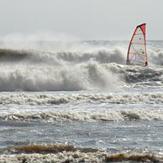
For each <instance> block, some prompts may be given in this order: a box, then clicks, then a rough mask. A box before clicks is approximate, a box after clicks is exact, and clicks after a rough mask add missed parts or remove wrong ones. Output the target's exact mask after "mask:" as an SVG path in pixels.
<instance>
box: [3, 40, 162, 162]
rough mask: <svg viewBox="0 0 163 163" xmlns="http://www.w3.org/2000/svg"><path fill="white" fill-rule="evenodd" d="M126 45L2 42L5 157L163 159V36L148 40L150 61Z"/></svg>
mask: <svg viewBox="0 0 163 163" xmlns="http://www.w3.org/2000/svg"><path fill="white" fill-rule="evenodd" d="M127 48H128V42H127V41H97V40H91V41H71V42H70V41H69V42H68V41H65V42H64V41H35V42H32V41H31V42H19V41H18V42H12V41H11V42H4V41H1V42H0V91H1V92H0V160H1V161H7V162H23V159H24V160H25V161H26V162H37V161H38V162H43V161H45V160H46V161H47V162H48V161H49V162H52V161H54V162H64V161H65V162H66V161H69V162H80V161H81V160H82V161H83V162H93V161H94V162H114V161H115V162H116V161H117V162H118V161H119V162H130V161H135V162H154V161H155V162H156V161H157V162H163V41H148V42H147V53H148V61H149V66H148V67H143V66H136V65H126V54H127ZM68 147H71V150H68V151H67V148H68ZM52 148H53V150H52ZM54 149H55V150H56V149H57V150H59V152H58V151H54ZM65 151H67V152H65ZM61 155H62V156H61ZM43 157H46V158H43ZM36 158H37V159H36Z"/></svg>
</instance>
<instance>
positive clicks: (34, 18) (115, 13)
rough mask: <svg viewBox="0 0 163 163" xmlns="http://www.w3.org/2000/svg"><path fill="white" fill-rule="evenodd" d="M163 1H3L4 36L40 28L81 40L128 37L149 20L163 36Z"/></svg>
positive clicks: (152, 33)
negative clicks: (134, 29)
mask: <svg viewBox="0 0 163 163" xmlns="http://www.w3.org/2000/svg"><path fill="white" fill-rule="evenodd" d="M162 16H163V0H0V35H1V36H3V35H8V34H12V33H23V34H31V33H35V32H38V31H50V32H54V33H64V34H66V35H71V36H74V37H77V38H80V39H85V40H86V39H89V40H90V39H108V40H128V39H129V38H130V36H131V33H132V31H133V28H134V27H135V25H137V24H139V23H142V22H146V23H147V28H148V29H147V30H148V39H163V18H162Z"/></svg>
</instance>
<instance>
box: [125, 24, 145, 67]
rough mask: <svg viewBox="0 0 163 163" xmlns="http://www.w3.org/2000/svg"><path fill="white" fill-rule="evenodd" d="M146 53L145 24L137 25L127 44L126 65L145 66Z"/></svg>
mask: <svg viewBox="0 0 163 163" xmlns="http://www.w3.org/2000/svg"><path fill="white" fill-rule="evenodd" d="M147 59H148V58H147V51H146V24H145V23H143V24H140V25H138V26H137V27H136V28H135V30H134V33H133V35H132V38H131V40H130V43H129V47H128V52H127V61H126V63H127V64H131V65H142V66H147V65H148V60H147Z"/></svg>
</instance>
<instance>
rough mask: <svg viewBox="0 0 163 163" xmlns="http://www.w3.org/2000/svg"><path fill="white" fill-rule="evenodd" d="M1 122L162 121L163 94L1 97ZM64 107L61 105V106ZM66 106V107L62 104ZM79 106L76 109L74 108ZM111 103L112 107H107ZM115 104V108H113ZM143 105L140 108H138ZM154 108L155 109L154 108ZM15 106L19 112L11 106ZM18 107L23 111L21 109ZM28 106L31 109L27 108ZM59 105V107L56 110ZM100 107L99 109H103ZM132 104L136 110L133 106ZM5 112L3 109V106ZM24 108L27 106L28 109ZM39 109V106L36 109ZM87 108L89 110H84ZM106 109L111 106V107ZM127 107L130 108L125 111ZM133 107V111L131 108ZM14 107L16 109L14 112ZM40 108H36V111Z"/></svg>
mask: <svg viewBox="0 0 163 163" xmlns="http://www.w3.org/2000/svg"><path fill="white" fill-rule="evenodd" d="M0 104H1V106H2V109H1V115H0V119H1V120H17V121H35V120H40V121H42V120H43V121H139V120H149V121H151V120H163V110H162V109H161V108H160V109H159V108H158V106H159V105H160V106H162V104H163V95H162V94H161V93H157V94H152V93H151V94H142V95H140V94H134V95H132V94H122V95H112V94H110V95H107V94H106V95H104V94H92V95H91V94H83V95H82V94H75V95H64V94H61V95H52V94H51V95H45V94H36V95H34V94H31V95H30V94H15V95H14V94H12V95H8V94H4V95H1V96H0ZM62 104H64V105H62ZM65 104H68V105H65ZM74 104H78V105H77V106H78V109H75V105H74ZM110 104H111V105H110ZM114 104H115V105H114ZM142 104H143V108H142V107H141V108H139V107H138V106H139V105H140V106H141V105H142ZM155 104H156V105H157V108H154V107H153V106H154V105H155ZM14 105H15V106H18V109H17V108H15V107H14ZM21 105H22V108H23V110H21ZM29 105H30V106H29ZM58 105H60V106H59V107H57V106H58ZM101 105H102V106H103V107H102V106H101ZM134 105H135V107H134ZM5 106H6V107H7V109H5V108H6V107H5ZM25 106H28V107H27V108H26V107H25ZM38 106H39V107H38ZM87 106H89V107H87ZM107 106H112V107H111V108H109V107H107ZM127 106H129V107H128V108H127ZM130 107H132V108H133V109H131V108H130ZM14 108H15V109H14ZM38 108H39V109H38Z"/></svg>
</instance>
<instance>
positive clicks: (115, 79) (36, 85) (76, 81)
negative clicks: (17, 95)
mask: <svg viewBox="0 0 163 163" xmlns="http://www.w3.org/2000/svg"><path fill="white" fill-rule="evenodd" d="M46 44H48V47H47V46H44V43H42V44H41V45H42V46H41V47H42V48H41V47H40V49H39V48H35V49H27V48H25V49H19V48H18V49H14V48H9V49H4V48H1V50H0V91H17V90H22V91H78V90H90V89H103V90H110V89H116V88H118V87H121V86H122V85H124V83H125V82H127V83H136V82H147V81H160V84H161V85H162V83H163V78H162V72H163V69H162V67H159V68H158V65H162V61H161V56H162V54H163V53H162V51H161V50H159V51H158V50H153V49H151V50H149V59H150V62H151V65H152V66H151V67H150V68H144V67H138V66H126V65H125V58H126V47H125V46H124V45H123V46H119V45H114V46H111V45H110V43H109V42H108V44H107V45H106V44H105V45H101V44H100V45H98V44H97V45H94V44H92V43H89V42H80V43H79V42H78V43H69V44H68V45H67V44H64V45H63V44H61V43H58V42H56V43H46ZM49 44H50V46H49ZM51 44H52V45H51ZM53 46H54V47H53ZM155 65H157V67H156V66H155Z"/></svg>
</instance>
